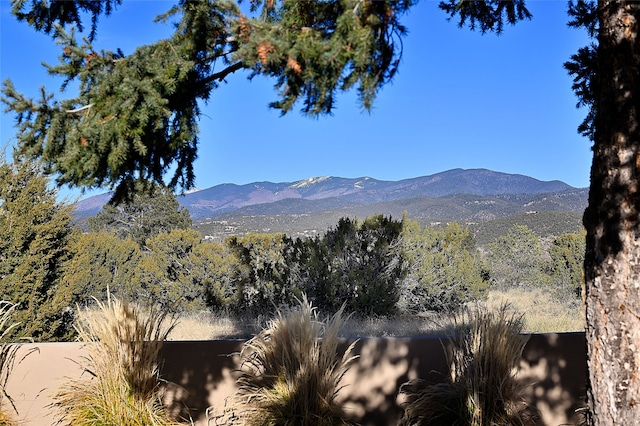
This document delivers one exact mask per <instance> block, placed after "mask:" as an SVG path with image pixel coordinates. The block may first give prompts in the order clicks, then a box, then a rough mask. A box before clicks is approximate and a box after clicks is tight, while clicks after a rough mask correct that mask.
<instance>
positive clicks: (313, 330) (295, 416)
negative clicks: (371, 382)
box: [233, 298, 356, 426]
mask: <svg viewBox="0 0 640 426" xmlns="http://www.w3.org/2000/svg"><path fill="white" fill-rule="evenodd" d="M342 315H343V311H342V309H341V310H340V311H339V312H337V313H336V314H335V315H333V316H332V317H330V318H328V319H326V320H325V321H319V320H318V314H317V311H316V309H315V308H314V307H313V306H312V305H311V304H310V303H309V302H308V301H307V299H306V298H303V299H302V300H301V301H300V303H299V306H297V307H294V308H290V309H287V310H284V311H281V310H279V311H278V312H277V314H276V317H275V318H274V319H273V320H272V321H270V323H269V325H268V326H267V328H265V329H264V330H263V331H261V332H260V333H259V334H258V335H256V336H255V337H253V338H252V339H251V340H249V341H248V342H247V343H246V344H245V345H244V346H243V349H242V352H241V354H240V356H241V359H242V367H241V370H240V372H239V378H238V380H237V383H238V387H239V390H238V393H237V395H236V396H235V398H234V401H235V404H234V407H233V409H234V413H235V414H236V415H237V416H238V421H239V424H242V425H247V426H276V425H278V426H334V425H345V424H349V422H348V421H347V420H345V415H344V413H343V411H342V408H341V407H340V406H339V405H338V404H337V403H336V402H335V397H336V395H337V393H338V391H339V389H340V381H341V379H342V377H343V376H344V374H345V372H346V371H347V369H348V368H349V365H350V363H351V362H352V361H353V359H354V358H356V357H354V356H352V351H353V344H352V345H351V346H349V347H348V348H347V350H346V352H345V353H344V355H343V356H342V357H340V358H338V353H337V350H338V343H339V338H338V331H339V329H340V326H341V324H342V323H343V316H342Z"/></svg>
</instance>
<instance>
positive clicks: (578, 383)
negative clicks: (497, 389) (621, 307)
mask: <svg viewBox="0 0 640 426" xmlns="http://www.w3.org/2000/svg"><path fill="white" fill-rule="evenodd" d="M519 377H520V378H521V379H522V380H523V381H524V382H525V383H528V386H527V388H526V391H527V392H526V398H527V401H529V402H530V403H532V404H534V405H535V406H536V407H537V408H538V410H540V412H541V414H542V416H543V418H546V419H554V420H553V423H554V424H571V425H575V424H578V422H579V421H580V420H581V415H580V413H579V411H578V410H579V409H581V408H583V407H584V405H585V398H586V394H587V390H586V384H587V342H586V338H585V334H584V333H558V334H534V335H531V336H530V338H529V341H528V342H527V345H526V347H525V349H524V353H523V355H522V362H521V364H520V376H519ZM548 422H549V421H548Z"/></svg>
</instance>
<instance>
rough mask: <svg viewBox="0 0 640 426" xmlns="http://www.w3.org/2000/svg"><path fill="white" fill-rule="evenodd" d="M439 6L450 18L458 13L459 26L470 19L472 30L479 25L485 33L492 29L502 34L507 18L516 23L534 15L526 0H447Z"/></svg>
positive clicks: (508, 20) (510, 22) (512, 23)
mask: <svg viewBox="0 0 640 426" xmlns="http://www.w3.org/2000/svg"><path fill="white" fill-rule="evenodd" d="M439 7H440V9H442V10H444V11H445V12H446V13H447V14H448V15H449V19H452V18H453V17H455V16H456V15H457V17H458V26H460V27H463V26H464V25H465V24H466V23H467V21H468V23H469V28H470V29H471V30H475V29H476V27H479V29H480V31H481V32H482V33H483V34H484V33H486V32H492V31H493V32H495V33H497V34H501V33H502V31H504V24H505V20H506V22H507V23H508V24H511V25H515V24H516V23H517V22H518V21H522V20H525V19H531V16H532V15H531V13H530V12H529V10H527V8H526V5H525V1H524V0H486V1H460V0H446V1H441V2H440V4H439Z"/></svg>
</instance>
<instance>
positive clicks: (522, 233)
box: [488, 225, 548, 288]
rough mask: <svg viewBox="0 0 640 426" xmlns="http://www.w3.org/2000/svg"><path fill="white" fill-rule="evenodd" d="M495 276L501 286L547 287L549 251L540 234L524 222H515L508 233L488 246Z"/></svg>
mask: <svg viewBox="0 0 640 426" xmlns="http://www.w3.org/2000/svg"><path fill="white" fill-rule="evenodd" d="M488 249H489V251H490V254H489V260H490V262H491V278H492V279H493V280H494V283H495V284H496V285H497V286H498V287H500V288H508V287H512V286H513V287H517V286H524V287H540V286H542V287H544V286H546V285H547V284H548V275H547V274H546V270H545V267H546V259H545V255H546V252H545V250H544V248H543V246H542V242H541V240H540V238H539V237H537V236H536V235H534V234H533V232H532V231H531V229H529V228H528V227H527V226H524V225H514V226H512V227H511V228H509V231H508V232H507V234H506V235H504V236H501V237H499V238H496V239H495V240H494V241H493V242H492V243H490V244H489V245H488Z"/></svg>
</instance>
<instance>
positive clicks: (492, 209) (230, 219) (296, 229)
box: [75, 169, 588, 235]
mask: <svg viewBox="0 0 640 426" xmlns="http://www.w3.org/2000/svg"><path fill="white" fill-rule="evenodd" d="M587 194H588V190H587V189H586V188H574V187H572V186H570V185H567V184H566V183H564V182H561V181H557V180H554V181H540V180H537V179H534V178H532V177H529V176H524V175H520V174H508V173H501V172H495V171H491V170H486V169H453V170H448V171H444V172H441V173H436V174H433V175H429V176H422V177H416V178H411V179H403V180H398V181H383V180H377V179H374V178H370V177H362V178H342V177H330V176H326V177H312V178H308V179H303V180H299V181H296V182H283V183H272V182H254V183H250V184H245V185H235V184H222V185H216V186H213V187H211V188H208V189H202V190H198V191H194V192H190V193H187V194H185V195H181V196H179V197H178V201H179V203H180V204H181V205H182V206H184V207H186V208H187V209H188V210H189V212H190V214H191V217H192V219H193V221H194V225H195V227H196V228H199V229H200V230H201V231H202V232H203V234H204V235H209V234H215V235H219V234H220V233H221V232H222V233H225V232H226V233H229V232H239V233H240V232H250V231H252V232H288V233H293V234H305V235H308V234H309V233H311V234H314V233H316V232H321V231H322V230H325V229H326V228H327V227H329V226H332V225H333V224H335V223H336V222H337V220H338V219H339V218H340V217H344V216H356V217H360V218H364V217H366V216H369V215H371V214H377V213H381V214H385V215H391V216H392V217H401V215H402V214H403V212H405V211H406V212H407V214H408V216H409V217H410V218H412V219H414V220H418V221H420V222H421V223H433V222H439V221H450V220H457V221H462V222H465V223H467V224H473V223H478V222H486V221H491V220H496V219H500V218H504V217H507V216H513V215H526V214H529V215H530V214H533V213H537V212H573V213H575V214H576V215H580V214H581V213H582V211H583V210H584V209H585V207H586V205H587ZM110 196H111V195H110V194H109V193H106V194H102V195H97V196H94V197H89V198H87V199H85V200H82V201H80V202H78V203H77V204H76V205H75V214H76V216H77V217H78V218H79V219H80V220H82V219H84V218H86V217H89V216H93V215H95V214H97V213H98V212H99V211H100V209H101V208H102V205H104V204H105V203H106V202H107V201H108V200H109V198H110Z"/></svg>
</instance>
